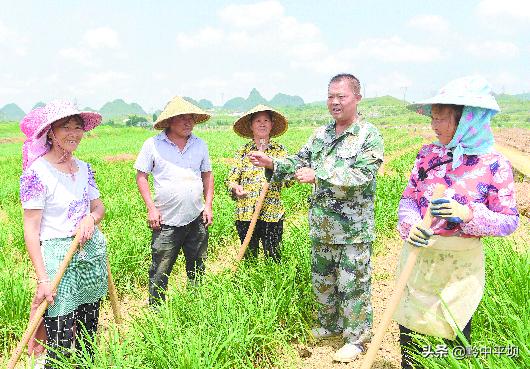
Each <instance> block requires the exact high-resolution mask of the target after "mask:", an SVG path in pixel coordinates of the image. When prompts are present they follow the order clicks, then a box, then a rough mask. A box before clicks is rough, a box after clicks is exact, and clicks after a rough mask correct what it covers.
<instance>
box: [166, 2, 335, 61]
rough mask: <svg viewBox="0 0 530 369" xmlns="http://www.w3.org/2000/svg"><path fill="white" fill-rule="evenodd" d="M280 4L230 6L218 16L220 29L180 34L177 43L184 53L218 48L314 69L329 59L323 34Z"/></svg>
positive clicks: (227, 51) (209, 28) (225, 52)
mask: <svg viewBox="0 0 530 369" xmlns="http://www.w3.org/2000/svg"><path fill="white" fill-rule="evenodd" d="M284 13H285V11H284V7H283V5H282V4H280V3H279V2H278V1H264V2H259V3H256V4H247V5H228V6H226V7H225V8H223V9H221V11H220V12H219V13H218V16H219V20H220V22H221V26H220V27H211V26H209V27H205V28H202V29H200V30H198V31H195V32H189V33H183V32H181V33H178V34H177V36H176V44H177V47H179V48H180V49H182V50H190V49H194V50H202V51H204V52H206V53H210V52H212V50H213V49H216V51H218V52H222V53H224V54H227V53H234V54H235V53H238V54H239V55H241V56H242V57H243V58H244V57H245V56H248V55H251V56H256V55H258V56H263V58H267V57H272V56H273V55H282V56H283V57H285V58H288V59H289V62H287V64H289V63H290V64H291V65H296V66H299V65H300V64H306V65H307V66H309V67H311V66H314V67H315V68H314V69H315V70H322V67H321V66H319V65H320V64H321V63H322V60H323V59H325V58H327V57H329V56H328V55H327V54H328V53H329V50H328V47H327V46H326V44H325V43H324V42H323V41H322V36H321V32H320V30H319V28H318V27H316V26H315V25H314V24H312V23H304V22H300V21H299V20H297V19H296V18H294V17H291V16H287V15H285V14H284Z"/></svg>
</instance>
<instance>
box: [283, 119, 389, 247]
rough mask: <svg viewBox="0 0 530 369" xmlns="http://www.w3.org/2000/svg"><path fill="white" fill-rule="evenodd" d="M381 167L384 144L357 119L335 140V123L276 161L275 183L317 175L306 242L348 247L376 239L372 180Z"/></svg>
mask: <svg viewBox="0 0 530 369" xmlns="http://www.w3.org/2000/svg"><path fill="white" fill-rule="evenodd" d="M382 162H383V138H382V137H381V134H380V133H379V131H378V130H377V128H376V127H375V126H373V125H372V124H370V123H368V122H366V121H365V120H364V119H363V118H362V117H360V116H359V118H358V120H357V122H356V123H355V124H352V125H351V126H350V127H348V129H346V130H345V131H344V132H343V133H341V134H340V135H339V136H337V135H336V133H335V123H331V124H328V125H327V126H323V127H320V128H318V129H317V130H316V131H315V133H314V134H313V136H312V137H311V138H310V139H309V141H308V142H307V143H306V145H305V146H304V147H302V149H301V150H300V152H298V154H296V155H293V156H288V157H287V158H285V159H274V170H273V179H274V180H281V179H282V178H283V177H285V176H287V175H289V174H292V173H294V172H295V171H296V170H297V169H299V168H302V167H310V168H312V169H314V170H315V179H316V183H315V186H314V190H313V193H312V195H311V197H310V198H309V202H310V209H309V226H310V237H311V239H312V240H313V241H314V242H318V243H330V244H352V243H360V242H371V241H373V240H374V239H375V220H374V196H375V177H376V174H377V170H378V169H379V166H380V165H381V163H382Z"/></svg>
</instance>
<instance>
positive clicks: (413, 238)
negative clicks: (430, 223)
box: [407, 222, 434, 247]
mask: <svg viewBox="0 0 530 369" xmlns="http://www.w3.org/2000/svg"><path fill="white" fill-rule="evenodd" d="M433 234H434V232H433V231H432V230H431V229H430V228H426V227H425V226H424V225H423V223H421V222H420V223H417V224H415V225H413V226H412V227H411V228H410V231H409V236H408V237H407V242H408V243H410V244H411V245H413V246H416V247H426V246H429V240H430V238H431V237H432V235H433Z"/></svg>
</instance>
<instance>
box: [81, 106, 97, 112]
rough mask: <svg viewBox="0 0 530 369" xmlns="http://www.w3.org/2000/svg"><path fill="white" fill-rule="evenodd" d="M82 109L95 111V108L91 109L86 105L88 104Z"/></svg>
mask: <svg viewBox="0 0 530 369" xmlns="http://www.w3.org/2000/svg"><path fill="white" fill-rule="evenodd" d="M83 111H94V112H97V110H96V109H92V108H91V107H88V106H85V108H84V109H83Z"/></svg>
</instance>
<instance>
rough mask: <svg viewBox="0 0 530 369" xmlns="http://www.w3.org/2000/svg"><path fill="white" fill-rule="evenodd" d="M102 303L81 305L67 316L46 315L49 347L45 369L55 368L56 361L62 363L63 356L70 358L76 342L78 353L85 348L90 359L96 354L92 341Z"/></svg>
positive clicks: (45, 324) (45, 325) (45, 323)
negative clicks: (70, 352)
mask: <svg viewBox="0 0 530 369" xmlns="http://www.w3.org/2000/svg"><path fill="white" fill-rule="evenodd" d="M99 306H100V301H97V302H95V303H92V304H83V305H79V306H78V308H77V309H76V310H75V311H73V312H71V313H70V314H67V315H61V316H55V317H48V316H46V314H45V315H44V327H45V328H46V344H47V345H48V346H49V348H50V349H49V350H48V352H47V357H46V363H45V366H44V367H45V368H46V369H53V368H55V367H56V366H55V364H54V362H55V361H61V356H66V357H68V356H69V350H70V349H71V347H72V344H73V343H74V342H75V348H76V350H77V351H78V352H80V351H81V349H82V348H83V347H85V349H86V350H87V351H88V353H89V355H90V357H92V356H93V354H94V349H93V347H92V341H93V340H94V336H95V335H96V331H97V329H98V318H99Z"/></svg>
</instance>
